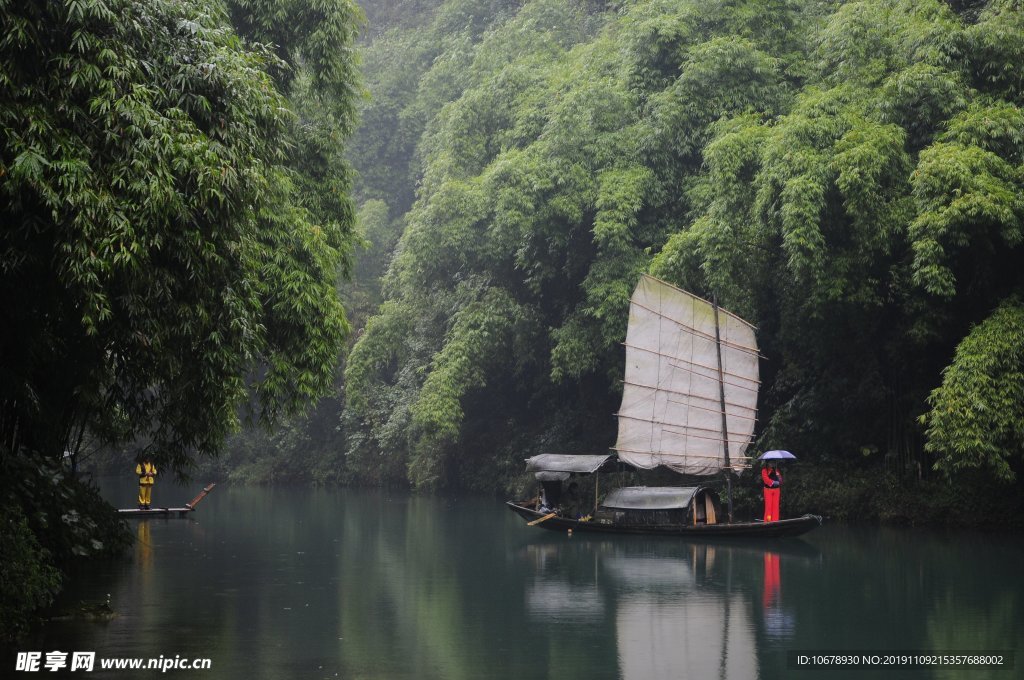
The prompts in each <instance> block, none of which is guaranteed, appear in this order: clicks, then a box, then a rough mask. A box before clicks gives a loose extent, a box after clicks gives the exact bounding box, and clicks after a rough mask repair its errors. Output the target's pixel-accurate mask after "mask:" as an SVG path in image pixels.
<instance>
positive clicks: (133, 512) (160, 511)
mask: <svg viewBox="0 0 1024 680" xmlns="http://www.w3.org/2000/svg"><path fill="white" fill-rule="evenodd" d="M215 486H217V485H216V484H208V485H207V486H206V487H205V488H204V489H203V490H202V491H200V492H199V495H198V496H196V497H195V498H193V499H192V500H191V501H189V502H188V503H185V507H183V508H150V509H148V510H141V509H139V508H120V509H118V511H117V513H118V514H119V515H121V516H122V517H138V518H142V517H184V516H186V515H187V514H188V513H190V512H195V509H196V506H197V505H199V501H201V500H203V499H204V498H206V495H207V494H208V493H210V491H212V490H213V487H215Z"/></svg>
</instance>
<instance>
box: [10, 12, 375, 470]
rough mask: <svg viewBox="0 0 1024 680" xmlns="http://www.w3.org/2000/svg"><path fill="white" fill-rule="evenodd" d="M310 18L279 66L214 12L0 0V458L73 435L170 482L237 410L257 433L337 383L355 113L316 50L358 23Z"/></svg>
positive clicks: (345, 69)
mask: <svg viewBox="0 0 1024 680" xmlns="http://www.w3.org/2000/svg"><path fill="white" fill-rule="evenodd" d="M242 4H243V5H244V6H245V7H249V6H250V5H254V4H257V3H242ZM322 4H323V5H324V7H323V8H322V12H321V14H322V16H320V17H318V18H315V19H308V20H307V21H306V23H307V24H313V25H317V24H318V23H319V24H326V28H325V30H326V31H327V32H328V35H327V36H319V43H318V42H317V41H316V40H313V39H312V38H309V37H307V38H304V42H303V43H302V44H300V45H297V46H296V47H295V50H297V51H298V54H300V55H302V54H309V55H311V56H312V57H316V58H317V59H313V58H310V59H307V60H306V61H304V62H303V63H304V64H312V66H309V67H306V68H303V69H295V68H292V67H291V66H290V65H289V62H287V61H283V60H282V59H280V58H278V56H275V55H274V54H273V53H272V52H271V51H270V50H269V49H268V48H266V47H264V46H263V45H262V44H260V43H256V42H247V41H243V40H242V39H240V38H239V37H238V36H237V35H236V33H235V32H234V31H233V30H232V29H231V27H230V26H229V25H228V23H227V15H226V13H225V9H224V7H223V6H222V5H221V4H220V3H218V2H213V1H206V0H201V1H199V0H197V1H195V2H186V3H182V2H162V1H156V2H137V1H132V0H112V1H111V2H101V1H99V0H95V1H92V2H68V3H63V2H44V3H28V4H26V3H11V2H5V3H4V6H3V13H2V16H3V19H2V21H3V24H2V26H0V36H2V40H3V42H2V52H0V67H2V78H3V81H4V94H3V100H2V102H0V119H2V125H3V130H4V137H3V140H2V144H3V147H2V149H0V163H2V165H0V176H2V178H3V182H2V184H0V191H2V192H3V195H4V202H3V208H2V209H3V211H4V215H3V218H4V222H5V224H6V225H7V227H6V228H5V230H4V232H3V236H2V237H0V238H2V242H0V248H2V250H0V257H2V267H3V277H2V279H0V280H2V286H3V291H2V292H3V294H2V296H0V299H2V301H3V302H0V305H2V316H3V318H4V330H3V335H2V340H0V342H2V344H3V350H2V354H3V357H4V361H3V364H2V369H0V370H2V371H3V374H2V376H0V390H2V393H0V404H2V411H0V432H2V435H3V441H4V443H5V444H6V445H7V450H9V451H14V450H17V449H18V448H19V447H21V446H24V447H26V448H28V449H32V450H37V451H40V452H43V453H45V454H47V455H50V456H55V457H59V456H60V455H61V454H62V453H63V451H64V450H65V449H74V448H75V447H76V444H77V442H78V441H79V437H80V433H82V432H84V431H88V432H89V433H91V434H93V435H95V436H97V437H99V438H101V439H102V440H104V441H106V442H108V443H118V442H123V441H131V440H133V439H137V438H140V437H141V438H144V441H145V442H146V443H147V444H148V445H149V446H150V447H151V448H152V449H153V451H154V453H155V454H156V455H157V456H158V461H159V462H161V463H164V462H166V463H168V464H171V465H173V466H174V467H176V468H184V467H186V466H187V465H188V464H189V462H190V459H191V457H192V456H194V455H195V453H196V452H197V451H201V452H212V451H215V450H216V449H217V448H218V447H219V445H220V443H221V441H222V440H223V437H224V435H225V434H226V433H227V432H229V431H231V430H232V429H233V428H234V427H235V424H236V422H237V419H238V417H237V409H238V406H239V404H241V403H243V402H244V403H247V404H248V406H249V408H248V411H249V413H250V414H251V415H253V416H254V417H256V418H259V419H262V420H264V421H266V422H273V421H274V420H275V419H277V418H278V416H279V415H280V414H282V413H292V412H295V411H296V410H298V408H299V407H300V406H301V405H302V404H303V403H304V402H305V401H306V400H307V399H309V398H310V397H315V396H318V395H319V394H322V393H323V392H324V391H325V390H326V389H328V388H329V387H330V386H331V384H332V379H333V376H334V369H335V366H336V360H337V356H338V353H339V351H340V349H341V347H342V342H343V339H344V336H345V332H346V328H347V324H346V320H345V316H344V313H343V309H342V307H341V303H340V301H339V299H338V297H337V295H336V293H335V281H336V278H337V274H338V271H339V264H343V263H345V262H346V259H347V257H348V256H349V253H350V250H351V245H350V244H351V240H352V233H351V232H352V222H353V214H352V209H351V207H350V206H349V203H348V199H347V197H346V196H345V194H344V193H343V190H344V189H345V187H346V184H347V175H346V173H345V172H344V164H343V162H342V160H341V146H340V138H341V136H342V135H343V134H344V133H345V132H346V130H348V129H349V128H350V127H351V117H352V106H353V102H352V101H351V99H352V93H351V92H348V91H347V90H344V88H346V87H347V88H349V89H351V87H352V83H351V82H350V80H351V78H352V74H351V67H350V62H351V57H350V56H345V55H344V54H343V55H342V56H343V58H341V59H335V60H334V61H333V62H331V61H330V60H328V59H327V58H326V57H324V56H323V53H324V52H326V51H327V50H328V47H327V46H324V45H322V44H320V43H322V42H323V41H325V40H326V41H329V42H332V45H333V46H332V47H330V50H335V51H337V50H342V51H343V48H344V47H345V41H346V40H350V39H351V37H352V32H353V30H354V29H353V28H352V27H351V26H349V24H350V23H351V21H352V17H353V13H354V12H355V11H356V10H355V9H354V8H353V6H352V5H350V4H347V3H342V2H325V3H322ZM257 9H258V8H257ZM251 14H252V15H253V16H255V15H256V14H257V13H256V12H255V11H254V12H252V13H251ZM324 17H327V18H329V19H330V22H326V21H325V19H324ZM278 18H280V17H278ZM307 28H308V26H307ZM256 37H261V36H260V34H259V32H258V31H257V32H256ZM335 41H340V42H335ZM279 72H280V73H279ZM282 74H284V75H282ZM275 76H276V77H277V80H276V81H275ZM282 92H285V93H287V94H289V95H291V97H292V100H293V101H294V102H295V104H294V105H293V104H291V103H290V100H289V99H287V98H286V97H285V96H284V95H283V94H282ZM293 109H294V111H293Z"/></svg>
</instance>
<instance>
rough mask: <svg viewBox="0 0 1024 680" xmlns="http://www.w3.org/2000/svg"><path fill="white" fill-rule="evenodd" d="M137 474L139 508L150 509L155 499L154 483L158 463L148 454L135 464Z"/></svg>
mask: <svg viewBox="0 0 1024 680" xmlns="http://www.w3.org/2000/svg"><path fill="white" fill-rule="evenodd" d="M135 474H137V475H138V476H139V510H149V504H150V501H152V499H153V483H154V482H155V481H156V465H154V464H153V461H152V460H150V459H149V457H148V456H147V457H145V458H143V459H142V460H140V461H139V463H138V465H136V466H135Z"/></svg>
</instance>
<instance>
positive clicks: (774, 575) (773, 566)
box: [761, 552, 781, 612]
mask: <svg viewBox="0 0 1024 680" xmlns="http://www.w3.org/2000/svg"><path fill="white" fill-rule="evenodd" d="M780 586H781V579H780V578H779V556H778V555H777V554H776V553H772V552H766V553H765V554H764V595H763V599H762V602H761V604H763V605H764V609H765V612H767V611H768V610H769V609H771V607H772V605H774V604H776V603H777V601H778V599H779V588H780Z"/></svg>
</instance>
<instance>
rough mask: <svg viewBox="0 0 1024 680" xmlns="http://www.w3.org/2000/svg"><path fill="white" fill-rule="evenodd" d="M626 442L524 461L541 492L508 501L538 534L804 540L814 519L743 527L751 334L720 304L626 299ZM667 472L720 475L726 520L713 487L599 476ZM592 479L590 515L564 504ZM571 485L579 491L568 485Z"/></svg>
mask: <svg viewBox="0 0 1024 680" xmlns="http://www.w3.org/2000/svg"><path fill="white" fill-rule="evenodd" d="M625 345H626V371H625V377H624V381H623V383H624V384H623V392H622V405H621V406H620V408H619V412H618V413H617V414H616V417H617V418H618V423H619V428H618V438H617V440H616V443H615V447H614V453H613V454H609V455H598V456H594V455H559V454H543V455H539V456H534V457H533V458H530V459H528V460H527V471H529V472H533V473H534V475H535V477H536V479H537V480H538V481H539V482H540V483H541V486H542V491H541V493H540V494H538V496H537V497H536V498H535V499H533V500H532V501H520V502H515V501H509V502H508V503H507V505H508V506H509V508H510V509H511V510H512V511H513V512H515V513H517V514H518V515H520V516H521V517H523V518H524V519H526V520H527V523H528V524H529V525H531V526H538V527H541V528H544V529H551V530H557V531H567V530H572V531H587V532H590V531H596V532H604V533H629V534H662V535H673V536H679V535H685V536H705V537H762V538H770V537H781V536H797V535H800V534H803V533H806V532H808V531H810V530H811V529H814V528H815V527H817V526H819V525H820V524H821V517H819V516H817V515H809V514H808V515H803V516H801V517H796V518H792V519H784V520H778V521H773V522H761V521H751V522H735V521H733V512H732V479H733V476H734V475H737V474H742V473H743V471H744V470H746V469H748V468H749V467H750V461H749V459H748V458H747V455H746V451H747V447H748V446H749V444H750V442H751V440H752V438H753V434H754V425H755V423H756V422H757V395H758V390H759V388H760V381H759V380H758V362H759V360H760V354H759V352H758V348H757V339H756V335H755V328H754V326H752V325H751V324H749V323H748V322H746V321H744V320H743V319H741V318H740V317H738V316H736V315H735V314H732V313H730V312H727V311H725V310H723V309H721V308H720V307H718V305H717V304H715V303H713V302H708V301H707V300H703V299H701V298H699V297H697V296H695V295H693V294H691V293H687V292H686V291H683V290H680V289H679V288H676V287H675V286H672V285H670V284H668V283H665V282H664V281H660V280H658V279H656V278H654V277H651V276H648V275H643V276H642V277H641V278H640V282H639V283H638V284H637V287H636V290H634V291H633V295H632V297H631V299H630V308H629V325H628V330H627V332H626V342H625ZM660 467H664V468H668V469H670V470H672V471H674V472H677V473H679V474H681V475H687V476H688V477H689V478H693V477H697V478H706V479H708V481H710V478H712V477H716V476H717V475H719V474H724V476H725V482H726V488H727V490H728V496H727V506H726V508H725V511H724V512H723V508H722V502H721V498H720V497H719V493H718V491H716V490H715V489H714V488H712V487H711V486H709V485H707V484H698V485H696V486H686V487H683V486H679V487H675V486H672V487H646V486H633V487H623V488H616V489H612V490H611V491H609V492H608V493H606V495H605V496H604V497H603V498H602V497H601V496H600V490H601V489H600V479H601V474H602V473H608V472H624V471H629V470H632V471H636V470H649V469H654V468H660ZM582 475H593V476H594V479H595V481H594V494H593V497H594V506H593V509H592V512H589V510H590V508H589V507H588V508H587V510H588V511H587V512H585V513H584V512H582V511H579V510H580V509H579V508H575V507H571V506H573V505H574V503H575V495H574V498H573V500H572V501H570V502H568V503H566V502H563V496H564V495H565V494H564V493H563V492H564V489H563V487H564V484H565V482H566V481H569V480H570V479H571V478H576V477H578V476H582ZM570 484H572V483H571V482H570Z"/></svg>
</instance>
